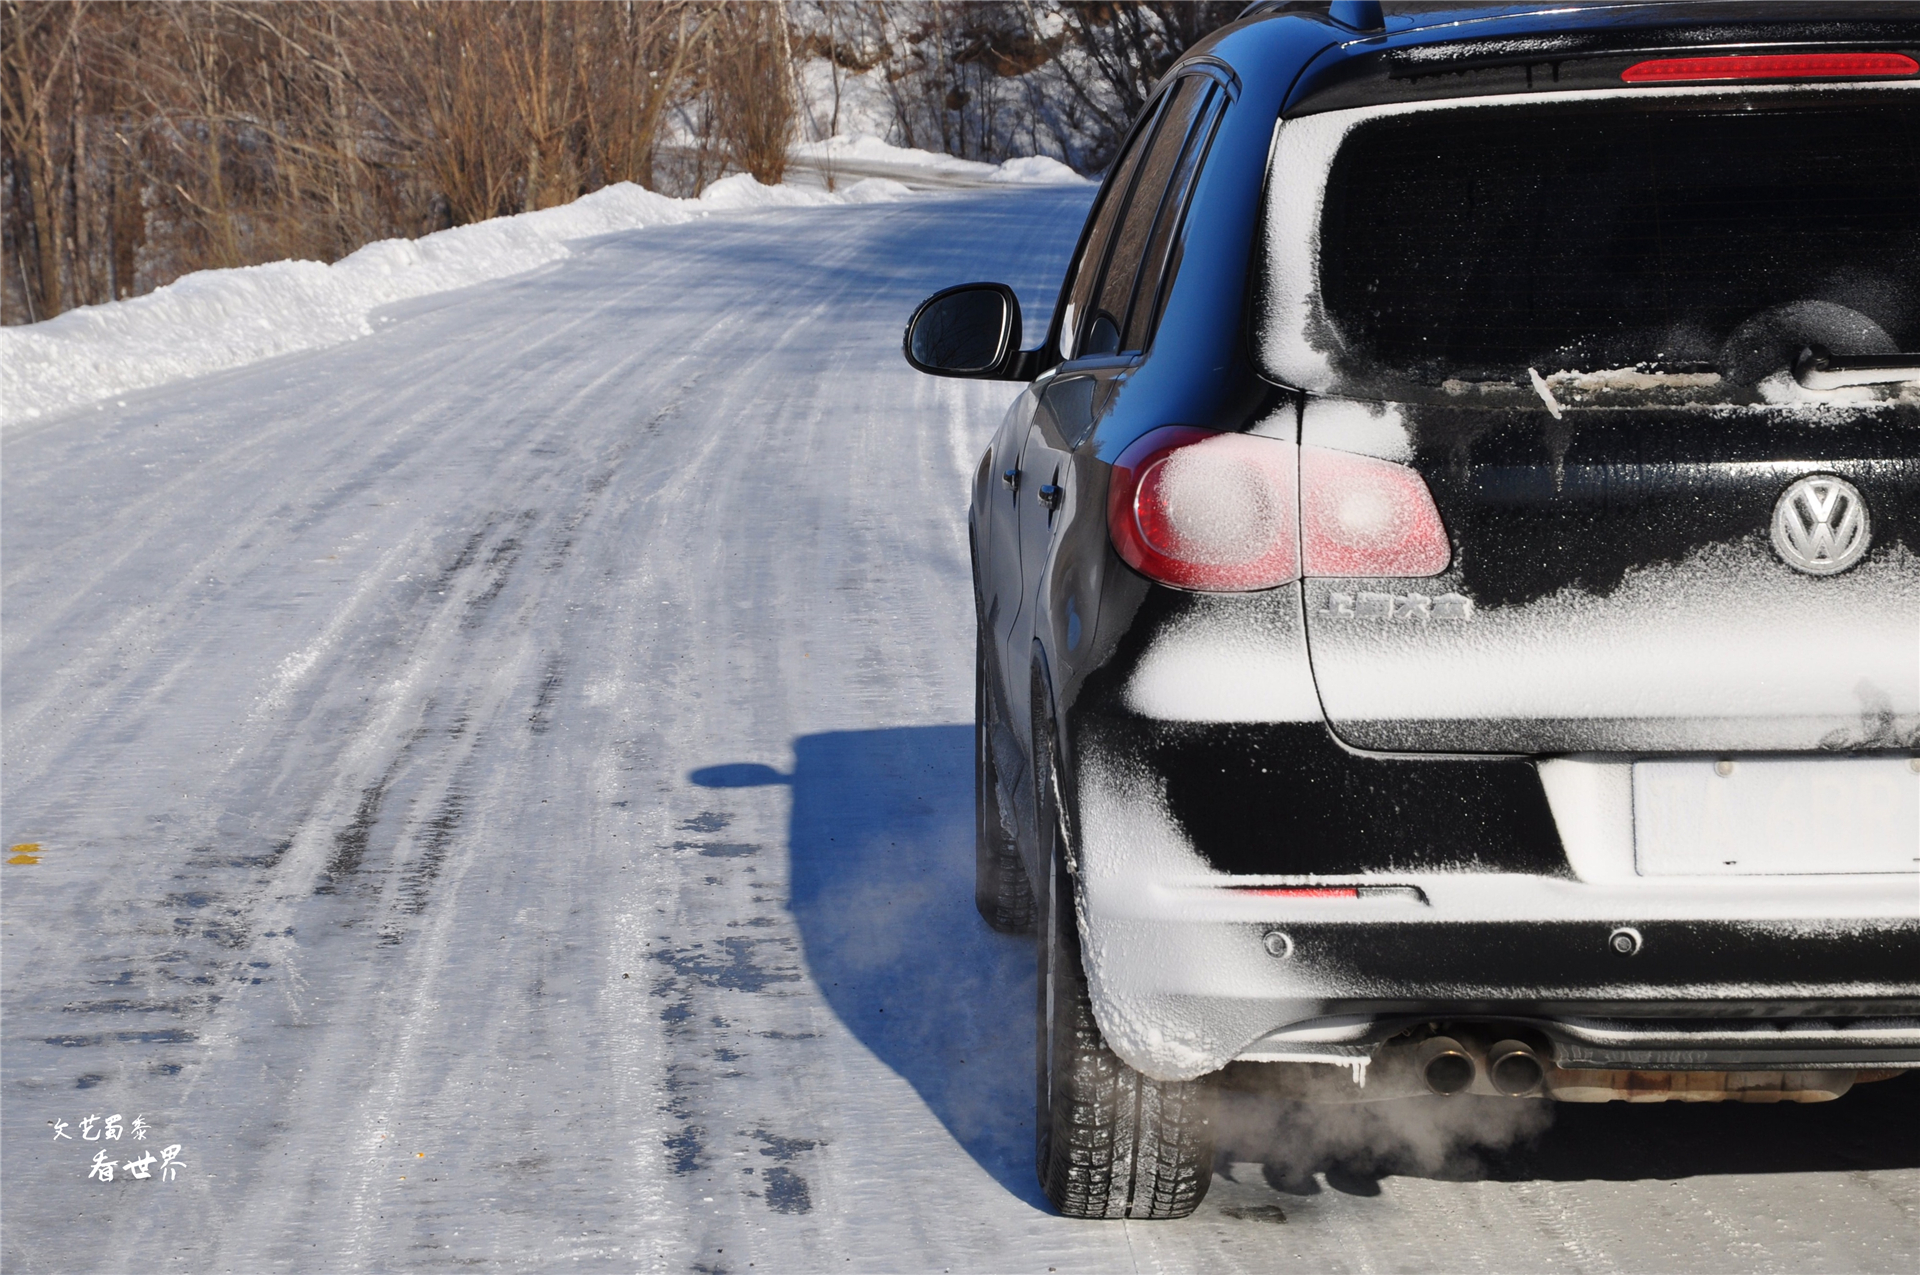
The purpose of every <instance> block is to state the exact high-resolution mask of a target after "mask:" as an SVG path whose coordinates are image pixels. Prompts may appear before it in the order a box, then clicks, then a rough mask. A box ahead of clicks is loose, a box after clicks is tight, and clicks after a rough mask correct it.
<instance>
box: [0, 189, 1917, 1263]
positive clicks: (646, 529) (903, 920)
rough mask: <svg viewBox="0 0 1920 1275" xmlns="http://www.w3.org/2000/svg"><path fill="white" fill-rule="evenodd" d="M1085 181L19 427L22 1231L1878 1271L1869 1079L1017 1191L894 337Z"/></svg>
mask: <svg viewBox="0 0 1920 1275" xmlns="http://www.w3.org/2000/svg"><path fill="white" fill-rule="evenodd" d="M1088 197H1089V195H1088V192H1087V191H1085V190H1077V191H1075V190H1068V191H1030V192H1015V193H1004V194H1002V193H994V194H971V195H962V196H947V197H943V198H938V199H924V200H916V201H913V202H908V203H902V204H893V205H886V206H876V207H867V208H833V209H822V210H799V211H792V212H777V213H766V214H755V215H750V216H742V217H737V218H733V219H714V220H710V221H707V222H704V223H700V224H693V225H686V226H679V227H658V228H654V229H649V230H645V231H640V232H636V233H630V234H623V235H619V236H614V237H610V238H607V239H604V240H600V241H597V242H596V244H595V246H593V247H592V248H591V249H590V250H588V251H585V252H583V253H582V254H580V255H578V256H576V257H574V258H572V259H570V260H567V261H564V262H561V263H558V264H556V265H554V266H551V267H548V268H546V269H545V270H544V271H543V272H540V273H536V274H532V275H526V276H522V277H519V278H517V279H511V280H506V281H502V282H498V283H494V284H489V285H485V286H482V287H479V288H474V289H470V290H467V291H464V292H460V293H454V294H449V295H445V296H442V297H439V298H435V299H432V300H427V301H419V302H413V303H408V305H406V306H405V307H403V308H400V309H397V310H394V311H390V312H388V313H387V314H386V316H385V318H386V320H387V321H386V322H385V323H384V325H382V326H381V327H380V330H379V331H378V332H377V333H376V335H374V336H372V337H369V338H366V339H363V340H361V341H359V342H357V343H354V344H352V345H348V346H343V347H338V348H336V349H332V350H328V351H324V352H319V353H313V354H306V355H298V356H292V357H289V358H286V359H283V360H280V361H278V362H275V363H271V364H263V365H259V366H256V367H254V368H251V369H247V370H244V371H239V372H234V373H230V374H226V375H223V376H221V377H217V378H210V379H206V380H201V381H198V382H193V383H185V384H180V385H176V386H174V387H171V388H168V389H162V390H155V391H150V392H147V393H145V394H142V395H138V396H128V398H127V399H126V401H125V404H124V406H119V405H114V404H109V405H108V406H107V407H106V408H105V409H104V410H100V411H94V410H91V409H88V410H84V411H82V412H80V413H79V414H77V415H73V416H69V417H66V418H62V419H56V420H51V421H45V422H36V423H33V424H28V425H23V426H21V427H19V428H18V429H17V430H15V431H13V432H11V433H9V435H8V437H7V440H6V445H5V488H4V527H3V529H0V530H3V532H4V551H5V558H4V571H5V592H4V614H3V616H0V619H3V620H4V640H5V646H4V658H5V668H4V679H5V680H4V695H5V753H4V784H5V787H4V798H5V804H4V827H3V828H0V832H4V837H5V844H6V845H7V846H9V847H12V846H15V845H17V844H21V843H34V844H37V845H38V847H39V849H38V851H37V852H14V851H11V850H10V851H9V852H8V860H9V861H8V862H7V864H6V865H5V866H4V867H0V874H3V875H0V885H3V886H4V914H3V918H0V919H3V921H4V950H3V955H4V1013H5V1017H4V1033H5V1035H4V1059H3V1063H4V1075H3V1078H0V1079H3V1083H4V1098H5V1101H4V1121H5V1124H4V1137H5V1156H4V1169H3V1170H0V1172H3V1173H4V1177H3V1178H0V1184H3V1186H4V1252H0V1261H3V1262H4V1265H5V1267H6V1269H7V1270H8V1271H9V1272H29V1271H60V1272H65V1271H82V1270H85V1271H95V1270H97V1271H129V1272H133V1271H138V1272H151V1271H156V1270H182V1271H192V1272H227V1271H232V1272H259V1271H268V1270H289V1271H302V1272H307V1271H346V1270H372V1271H385V1270H401V1269H418V1270H437V1269H450V1268H456V1267H457V1268H469V1267H478V1268H480V1269H491V1268H498V1269H545V1270H607V1271H616V1270H617V1271H626V1270H643V1271H651V1270H661V1271H675V1272H678V1271H721V1270H726V1271H734V1272H741V1271H747V1270H749V1269H761V1270H773V1271H921V1270H925V1271H940V1270H955V1271H959V1270H982V1271H986V1270H991V1271H1013V1270H1024V1271H1036V1272H1044V1271H1048V1270H1053V1269H1056V1268H1057V1269H1058V1270H1060V1271H1095V1272H1113V1271H1130V1270H1191V1271H1209V1272H1214V1271H1241V1270H1247V1271H1253V1270H1258V1271H1271V1270H1276V1269H1300V1270H1303V1271H1313V1272H1327V1271H1348V1270H1353V1271H1366V1270H1429V1269H1436V1268H1439V1269H1453V1270H1467V1269H1476V1270H1477V1269H1504V1270H1550V1269H1560V1270H1591V1271H1600V1270H1615V1269H1635V1270H1646V1271H1682V1270H1698V1271H1725V1270H1735V1269H1737V1270H1742V1271H1762V1270H1779V1271H1793V1272H1796V1273H1798V1272H1807V1271H1854V1270H1887V1271H1895V1270H1899V1271H1908V1270H1912V1269H1914V1268H1915V1265H1916V1263H1917V1262H1920V1169H1917V1168H1916V1166H1920V1137H1916V1133H1915V1130H1916V1127H1917V1126H1916V1120H1915V1117H1916V1114H1920V1113H1917V1110H1916V1109H1917V1108H1920V1101H1916V1096H1917V1094H1920V1090H1916V1086H1915V1084H1914V1083H1912V1082H1910V1081H1896V1082H1892V1083H1889V1084H1884V1085H1877V1086H1872V1087H1868V1088H1863V1089H1861V1090H1860V1091H1859V1092H1857V1093H1856V1094H1854V1095H1853V1096H1851V1097H1849V1098H1847V1099H1845V1100H1843V1101H1842V1102H1840V1103H1837V1104H1833V1105H1830V1106H1827V1107H1807V1108H1740V1107H1728V1108H1691V1109H1689V1108H1663V1107H1635V1108H1626V1107H1622V1106H1613V1107H1609V1108H1604V1109H1584V1110H1581V1109H1563V1110H1559V1111H1555V1112H1552V1113H1549V1114H1551V1116H1552V1117H1553V1123H1552V1125H1551V1127H1550V1128H1547V1129H1546V1130H1545V1131H1544V1132H1539V1133H1537V1134H1536V1135H1534V1136H1533V1137H1531V1139H1522V1140H1521V1141H1519V1142H1517V1143H1514V1144H1513V1145H1511V1146H1509V1147H1507V1148H1506V1149H1504V1150H1503V1149H1499V1148H1498V1147H1495V1148H1492V1149H1482V1150H1479V1151H1475V1150H1474V1149H1473V1148H1472V1147H1471V1146H1465V1147H1461V1146H1453V1147H1452V1154H1451V1155H1440V1154H1438V1153H1437V1152H1436V1151H1435V1150H1434V1149H1435V1148H1439V1150H1442V1151H1444V1150H1446V1149H1447V1144H1444V1140H1443V1139H1442V1137H1441V1135H1442V1133H1443V1132H1444V1131H1443V1130H1440V1129H1438V1128H1437V1127H1433V1126H1426V1127H1423V1126H1422V1124H1421V1121H1422V1120H1423V1119H1424V1117H1421V1116H1420V1115H1419V1114H1418V1113H1414V1114H1412V1115H1403V1116H1401V1117H1398V1119H1400V1121H1401V1124H1402V1126H1403V1127H1398V1128H1397V1129H1396V1130H1395V1131H1393V1132H1391V1133H1390V1134H1389V1133H1386V1132H1382V1131H1379V1130H1376V1131H1375V1136H1377V1137H1381V1138H1385V1139H1386V1143H1385V1145H1387V1146H1389V1148H1390V1149H1391V1148H1395V1147H1397V1148H1398V1149H1397V1150H1392V1152H1391V1154H1388V1155H1385V1156H1384V1157H1382V1156H1375V1157H1369V1156H1368V1155H1366V1154H1362V1153H1359V1152H1355V1151H1353V1150H1351V1149H1348V1150H1346V1151H1342V1150H1341V1146H1342V1143H1341V1139H1342V1138H1343V1137H1350V1135H1351V1134H1352V1131H1351V1130H1349V1131H1346V1133H1344V1134H1343V1133H1342V1131H1341V1130H1340V1129H1339V1128H1326V1129H1321V1130H1319V1131H1317V1133H1316V1134H1315V1138H1316V1139H1318V1140H1317V1141H1309V1142H1307V1143H1300V1142H1298V1141H1296V1142H1295V1143H1293V1144H1292V1145H1291V1149H1288V1147H1287V1146H1286V1145H1284V1144H1281V1143H1276V1142H1271V1141H1267V1140H1264V1139H1263V1138H1262V1136H1261V1124H1262V1121H1263V1120H1266V1119H1267V1118H1268V1116H1270V1115H1271V1113H1263V1112H1262V1111H1260V1110H1258V1109H1245V1108H1243V1109H1239V1110H1237V1111H1236V1121H1237V1123H1236V1126H1235V1128H1234V1129H1233V1131H1232V1138H1233V1139H1234V1144H1233V1145H1234V1150H1233V1151H1232V1152H1231V1153H1230V1154H1229V1155H1227V1156H1226V1157H1224V1158H1223V1162H1222V1165H1221V1176H1220V1178H1219V1180H1218V1181H1216V1182H1215V1184H1214V1188H1213V1193H1212V1195H1210V1196H1209V1197H1208V1199H1207V1202H1206V1204H1205V1205H1204V1206H1203V1208H1202V1209H1201V1211H1200V1213H1199V1214H1198V1215H1196V1216H1195V1217H1194V1218H1193V1219H1192V1220H1190V1221H1187V1222H1183V1223H1163V1224H1144V1225H1143V1224H1130V1225H1119V1224H1112V1223H1077V1222H1068V1221H1064V1220H1062V1219H1060V1218H1057V1217H1054V1216H1052V1215H1051V1214H1050V1213H1049V1212H1048V1211H1047V1210H1046V1209H1045V1207H1044V1206H1043V1204H1042V1202H1041V1201H1040V1199H1039V1196H1038V1193H1037V1192H1036V1190H1035V1187H1034V1183H1033V1174H1032V1170H1031V1167H1030V1161H1031V1147H1032V1137H1033V1135H1032V1128H1031V1115H1030V1112H1031V1095H1032V1063H1031V1048H1032V1046H1031V1040H1032V1035H1031V1027H1030V1021H1031V1020H1030V1014H1031V1008H1030V1007H1031V1004H1032V997H1033V982H1032V972H1031V959H1030V955H1029V950H1028V947H1027V945H1026V943H1024V942H1023V941H1020V940H1017V939H1012V938H1002V937H997V936H995V935H993V934H991V933H989V932H988V931H987V930H986V928H985V927H984V926H983V925H982V924H981V923H980V922H979V921H978V920H977V919H976V917H975V916H974V914H973V910H972V902H971V897H970V895H971V891H970V880H971V862H970V861H971V850H970V840H969V836H970V834H969V819H970V791H969V786H968V785H969V774H970V770H969V767H970V761H969V735H968V727H967V725H966V722H967V721H968V719H969V716H970V713H971V704H972V699H971V687H970V684H969V679H970V676H971V672H972V641H973V637H972V634H973V628H972V619H971V616H970V609H969V601H968V598H969V590H968V584H967V551H966V543H965V539H964V531H963V528H964V525H965V524H964V512H963V503H964V499H965V488H966V479H967V475H968V473H969V471H970V469H971V466H972V464H973V462H974V460H975V457H976V456H977V454H978V452H979V450H980V448H981V447H982V445H983V443H984V441H985V439H986V437H987V435H988V433H989V432H990V430H991V427H992V425H993V423H994V421H995V420H996V419H997V417H998V415H999V413H1000V411H1001V409H1002V408H1003V406H1004V405H1005V404H1006V403H1007V402H1008V401H1009V400H1010V399H1011V397H1012V395H1013V391H1012V389H1011V388H1010V387H1007V386H996V385H982V384H977V383H965V382H952V381H938V380H934V379H932V378H928V377H921V376H916V375H915V374H914V373H912V372H910V371H909V370H908V369H907V368H906V366H905V365H904V364H903V363H902V362H901V360H900V356H899V353H898V349H899V339H900V328H901V324H902V322H903V321H904V319H905V318H906V315H907V313H908V310H909V308H910V307H911V306H912V304H913V303H914V302H915V301H917V300H919V299H920V298H921V297H922V296H924V295H925V294H926V293H928V292H930V291H932V290H933V289H934V288H936V287H939V286H941V285H943V284H948V283H953V282H957V281H961V280H967V279H978V278H997V279H1006V280H1008V281H1010V282H1012V283H1013V284H1015V285H1016V286H1017V287H1018V288H1019V289H1020V291H1021V293H1022V295H1023V297H1025V298H1026V299H1027V300H1028V302H1029V304H1030V306H1031V308H1032V309H1034V310H1036V311H1044V310H1045V308H1046V307H1047V305H1049V304H1050V299H1051V292H1052V288H1053V285H1054V281H1055V280H1056V278H1057V275H1058V272H1059V270H1060V268H1061V265H1062V259H1063V257H1064V256H1065V254H1066V253H1067V251H1068V250H1069V248H1070V246H1071V243H1072V241H1073V237H1074V234H1075V230H1076V227H1077V223H1078V219H1079V217H1080V216H1081V215H1082V212H1083V210H1084V209H1085V207H1086V204H1087V201H1088ZM1042 317H1043V315H1041V314H1034V315H1032V316H1030V325H1029V328H1030V330H1033V329H1034V328H1037V327H1038V326H1039V320H1040V319H1041V318H1042ZM1519 1109H1524V1110H1526V1111H1529V1112H1531V1111H1535V1110H1537V1109H1536V1108H1534V1107H1531V1106H1526V1105H1524V1104H1509V1106H1508V1107H1507V1108H1503V1109H1501V1110H1499V1111H1490V1112H1485V1113H1480V1114H1476V1112H1477V1111H1478V1109H1474V1108H1470V1107H1464V1106H1463V1107H1456V1108H1449V1109H1448V1110H1449V1111H1451V1112H1452V1113H1454V1114H1453V1115H1451V1116H1449V1117H1448V1119H1450V1120H1452V1121H1454V1123H1456V1124H1459V1123H1462V1122H1463V1121H1465V1122H1467V1123H1472V1122H1471V1121H1467V1120H1466V1118H1467V1117H1468V1116H1472V1117H1473V1119H1474V1120H1480V1119H1482V1118H1484V1119H1485V1120H1486V1121H1489V1122H1491V1123H1488V1124H1486V1125H1485V1126H1484V1127H1482V1128H1481V1130H1480V1133H1481V1136H1482V1138H1483V1140H1484V1139H1492V1140H1494V1141H1495V1142H1497V1141H1499V1138H1500V1137H1502V1136H1509V1135H1512V1134H1513V1133H1514V1132H1515V1130H1513V1129H1511V1128H1506V1127H1505V1126H1504V1125H1502V1124H1501V1123H1500V1121H1501V1120H1502V1118H1503V1117H1506V1118H1510V1117H1511V1115H1512V1113H1513V1111H1515V1110H1519ZM116 1113H117V1114H118V1115H119V1117H120V1120H119V1122H118V1124H117V1125H115V1126H113V1128H114V1131H115V1132H117V1133H118V1134H119V1138H118V1139H117V1140H109V1139H108V1138H107V1137H106V1136H105V1131H106V1130H107V1128H108V1123H107V1121H106V1120H105V1119H104V1117H107V1116H111V1115H115V1114H116ZM89 1117H96V1119H93V1120H91V1121H89V1119H88V1118H89ZM136 1117H138V1118H139V1120H141V1121H142V1122H143V1123H142V1125H141V1132H142V1133H144V1134H145V1135H146V1136H145V1138H144V1139H141V1140H136V1139H135V1137H134V1134H133V1133H132V1129H133V1127H134V1125H133V1122H134V1121H135V1119H136ZM89 1135H90V1137H89ZM168 1147H177V1148H178V1150H177V1151H176V1152H175V1153H174V1155H173V1157H172V1161H173V1163H172V1164H171V1165H170V1166H168V1167H169V1168H170V1170H171V1172H170V1173H167V1174H165V1175H163V1174H162V1172H161V1171H160V1161H159V1159H158V1158H156V1159H154V1160H153V1161H151V1162H148V1163H145V1164H144V1166H143V1168H141V1169H137V1170H132V1171H130V1170H128V1169H126V1168H125V1167H124V1165H125V1164H126V1163H128V1162H133V1163H135V1164H142V1157H143V1154H144V1152H145V1150H146V1149H148V1148H151V1149H153V1150H154V1151H156V1152H158V1151H161V1150H164V1149H165V1148H168ZM1423 1147H1424V1148H1426V1150H1427V1151H1428V1152H1430V1153H1431V1154H1425V1155H1423V1154H1421V1151H1422V1148H1423ZM102 1151H107V1152H110V1153H111V1155H110V1156H108V1157H105V1158H110V1159H112V1160H114V1161H116V1162H117V1163H119V1164H120V1165H121V1166H123V1167H121V1168H119V1169H118V1170H117V1173H116V1176H115V1177H114V1179H113V1181H111V1182H101V1181H99V1180H97V1179H90V1178H89V1168H90V1166H91V1165H92V1163H93V1162H94V1161H95V1159H96V1157H100V1154H101V1152H102ZM139 1172H145V1173H146V1175H147V1176H145V1177H139V1176H137V1173H139ZM163 1177H167V1178H171V1180H163Z"/></svg>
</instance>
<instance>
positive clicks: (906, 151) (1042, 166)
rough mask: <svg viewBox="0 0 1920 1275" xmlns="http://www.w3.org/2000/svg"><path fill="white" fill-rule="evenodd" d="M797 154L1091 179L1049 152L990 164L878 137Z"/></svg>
mask: <svg viewBox="0 0 1920 1275" xmlns="http://www.w3.org/2000/svg"><path fill="white" fill-rule="evenodd" d="M793 153H794V154H796V155H800V156H804V157H806V158H808V159H812V160H814V161H815V162H817V163H829V162H840V163H844V162H849V161H851V162H859V163H868V164H885V165H887V166H889V167H892V168H917V169H921V170H924V171H926V172H929V173H940V174H943V175H946V176H952V177H971V178H974V179H976V180H980V181H990V182H1006V183H1008V184H1011V185H1020V186H1084V185H1086V184H1087V179H1086V178H1084V177H1082V176H1081V175H1080V174H1079V173H1076V172H1074V171H1073V170H1072V169H1071V168H1068V167H1067V166H1066V165H1065V164H1063V163H1061V162H1060V161H1059V160H1057V159H1051V158H1049V157H1047V156H1045V155H1027V156H1023V157H1021V158H1019V159H1010V160H1007V161H1006V162H1005V163H1003V164H986V163H982V162H980V161H979V160H974V159H960V158H958V157H957V156H953V155H942V154H939V153H938V152H935V151H923V150H917V149H915V148H913V147H911V146H894V145H891V144H889V143H887V142H883V141H881V140H880V139H879V138H878V137H875V136H873V135H871V134H865V135H862V136H859V137H830V138H828V139H827V140H826V141H823V142H802V143H800V144H799V145H797V146H795V147H794V148H793Z"/></svg>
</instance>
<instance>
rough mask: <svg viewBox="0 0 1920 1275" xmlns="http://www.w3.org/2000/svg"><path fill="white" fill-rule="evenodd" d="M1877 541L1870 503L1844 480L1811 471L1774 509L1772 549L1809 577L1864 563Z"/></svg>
mask: <svg viewBox="0 0 1920 1275" xmlns="http://www.w3.org/2000/svg"><path fill="white" fill-rule="evenodd" d="M1872 539H1873V528H1872V527H1871V526H1869V525H1868V523H1867V502H1866V501H1864V500H1862V499H1860V491H1859V489H1858V488H1856V487H1855V486H1854V485H1853V484H1852V483H1850V482H1848V481H1847V480H1846V479H1844V478H1835V477H1834V476H1833V475H1832V474H1809V475H1808V476H1807V477H1805V478H1802V479H1801V480H1800V481H1798V482H1796V483H1795V484H1793V486H1791V487H1789V488H1787V489H1786V490H1785V491H1784V492H1782V493H1781V494H1780V502H1779V503H1778V504H1776V505H1775V506H1774V507H1773V548H1774V552H1775V553H1778V554H1779V555H1780V559H1781V561H1783V562H1785V563H1786V564H1787V565H1788V566H1790V567H1793V568H1795V569H1796V570H1800V571H1804V572H1806V573H1807V574H1808V575H1815V576H1830V575H1833V574H1834V573H1836V572H1840V571H1845V570H1846V569H1847V568H1848V567H1850V566H1852V565H1853V564H1854V563H1856V562H1858V561H1860V559H1861V556H1862V555H1864V554H1865V553H1866V552H1867V544H1868V542H1869V541H1870V540H1872Z"/></svg>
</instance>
